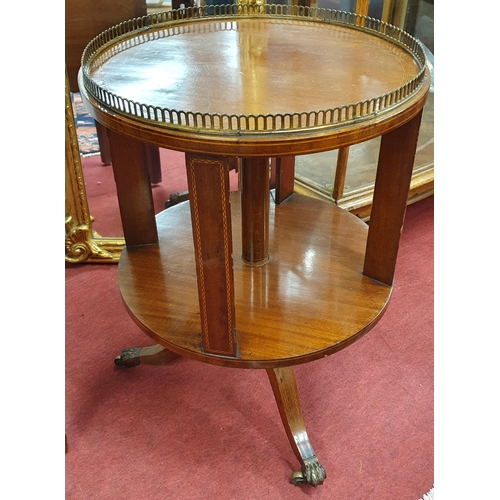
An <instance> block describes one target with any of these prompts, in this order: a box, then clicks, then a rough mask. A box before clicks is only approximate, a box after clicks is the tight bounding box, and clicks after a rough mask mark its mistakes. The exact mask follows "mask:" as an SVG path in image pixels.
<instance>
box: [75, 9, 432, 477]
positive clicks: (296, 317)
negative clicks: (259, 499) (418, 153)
mask: <svg viewBox="0 0 500 500" xmlns="http://www.w3.org/2000/svg"><path fill="white" fill-rule="evenodd" d="M79 83H80V90H81V92H82V96H83V98H84V100H85V101H86V103H87V106H88V108H89V111H91V113H92V114H93V115H94V117H95V119H96V120H97V121H98V122H100V123H101V124H102V125H104V126H105V127H106V128H107V129H108V131H109V139H110V146H111V150H112V159H113V169H114V175H115V180H116V186H117V194H118V199H119V206H120V212H121V218H122V223H123V229H124V235H125V241H126V248H125V249H124V250H123V253H122V256H121V260H120V262H119V266H118V277H119V287H120V292H121V295H122V297H123V301H124V304H125V307H126V309H127V310H128V312H129V313H130V315H131V317H132V318H133V320H134V321H135V323H136V324H137V325H138V326H139V327H140V328H141V329H142V330H143V331H144V332H145V333H146V334H147V335H148V336H149V337H151V338H152V339H153V340H154V341H155V343H156V344H155V345H153V346H150V347H144V348H132V349H125V350H124V351H123V352H122V354H121V355H120V356H118V358H117V360H116V363H117V364H118V365H122V366H133V365H137V364H140V363H149V364H158V363H165V362H168V361H169V360H171V359H173V358H175V357H177V356H179V355H180V356H185V357H187V358H191V359H195V360H199V361H203V362H206V363H213V364H215V365H220V366H227V367H236V368H247V369H248V368H254V369H255V368H261V369H265V370H266V371H267V374H268V376H269V379H270V382H271V385H272V388H273V392H274V396H275V398H276V402H277V404H278V408H279V412H280V415H281V418H282V421H283V425H284V427H285V431H286V434H287V436H288V439H289V441H290V444H291V446H292V449H293V451H294V453H295V455H296V456H297V458H298V460H299V462H300V464H301V470H300V471H298V472H296V473H294V474H293V475H292V482H293V483H294V484H304V483H307V484H312V485H318V484H321V483H322V482H323V480H324V479H325V477H326V474H325V471H324V469H323V467H322V466H321V465H320V463H319V461H318V459H317V458H316V456H315V453H314V451H313V448H312V446H311V443H310V441H309V438H308V436H307V432H306V429H305V426H304V422H303V419H302V416H301V409H300V405H299V399H298V394H297V388H296V383H295V378H294V373H293V366H294V365H296V364H299V363H306V362H310V361H313V360H316V359H319V358H322V357H324V356H327V355H330V354H332V353H334V352H336V351H338V350H340V349H343V348H344V347H346V346H348V345H349V344H351V343H352V342H354V341H355V340H357V339H359V338H360V337H361V336H362V335H363V334H365V333H366V332H368V331H369V330H370V329H371V328H373V326H374V325H375V324H376V323H377V322H378V321H379V320H380V318H381V317H382V315H383V313H384V311H385V309H386V306H387V304H388V301H389V297H390V294H391V290H392V286H393V278H394V268H395V263H396V257H397V252H398V246H399V238H400V232H401V228H402V224H403V220H404V214H405V209H406V200H407V194H408V189H409V184H410V179H411V173H412V166H413V160H414V155H415V148H416V143H417V138H418V132H419V126H420V119H421V115H422V109H423V107H424V104H425V101H426V97H427V93H428V90H429V83H430V76H429V71H428V69H427V64H426V59H425V53H424V50H423V47H422V45H421V44H420V42H418V41H417V40H415V39H414V38H413V37H411V36H410V35H408V34H406V33H404V32H403V31H401V30H400V29H398V28H395V27H394V26H390V25H387V24H385V23H383V22H381V21H379V20H376V19H371V18H368V17H364V16H359V15H355V14H352V13H346V12H340V11H334V10H329V9H317V8H309V7H298V6H288V5H264V6H262V5H260V6H255V5H226V6H212V7H207V6H205V7H200V8H187V9H183V10H177V11H176V10H174V11H169V12H163V13H160V14H153V15H149V16H145V17H141V18H136V19H132V20H129V21H126V22H123V23H121V24H119V25H117V26H114V27H112V28H110V29H108V30H107V31H105V32H104V33H102V34H101V35H99V36H98V37H96V38H95V39H94V40H92V41H91V42H90V43H89V45H88V46H87V48H86V49H85V52H84V54H83V58H82V67H81V70H80V77H79ZM378 136H382V141H381V148H380V155H379V162H378V167H377V178H376V184H375V191H374V199H373V208H372V211H371V217H370V224H369V226H367V225H366V224H365V223H364V222H362V221H360V220H359V219H358V218H356V217H355V216H353V215H351V214H349V213H348V212H346V211H343V210H342V209H340V208H338V207H336V206H335V204H334V203H328V202H325V201H322V200H318V199H314V198H310V197H305V196H301V195H298V194H294V193H293V178H294V175H293V174H294V173H293V161H290V159H293V156H295V155H301V154H309V153H315V152H321V151H327V150H331V149H337V148H339V147H343V146H349V145H352V144H356V143H360V142H362V141H366V140H368V139H372V138H374V137H378ZM144 143H145V144H149V145H154V146H159V147H165V148H168V149H174V150H179V151H183V152H185V158H186V169H187V176H188V187H189V202H184V203H180V204H179V205H176V206H174V207H172V208H169V209H168V210H165V211H164V212H162V213H160V214H158V215H156V216H155V214H154V211H153V203H152V194H151V185H150V182H149V178H148V170H147V162H146V158H145V146H144ZM271 157H275V158H277V170H276V179H275V182H276V189H275V191H270V189H269V164H270V160H269V159H270V158H271ZM234 158H238V161H239V164H240V167H239V168H240V171H239V175H240V190H239V191H238V192H230V191H229V168H230V164H231V163H232V162H234Z"/></svg>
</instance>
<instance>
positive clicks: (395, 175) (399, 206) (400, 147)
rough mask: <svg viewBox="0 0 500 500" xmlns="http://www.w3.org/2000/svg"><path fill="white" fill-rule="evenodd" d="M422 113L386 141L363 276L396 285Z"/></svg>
mask: <svg viewBox="0 0 500 500" xmlns="http://www.w3.org/2000/svg"><path fill="white" fill-rule="evenodd" d="M421 118H422V111H421V112H420V113H418V115H416V116H415V117H414V118H412V119H411V120H410V121H408V122H407V123H405V124H404V125H402V126H401V127H399V128H397V129H395V130H392V131H391V132H388V133H387V134H385V135H384V136H383V137H382V143H381V145H380V153H379V160H378V167H377V175H376V178H375V189H374V193H373V203H372V209H371V214H370V228H369V231H368V240H367V243H366V254H365V263H364V269H363V274H365V275H367V276H370V277H371V278H374V279H376V280H378V281H381V282H382V283H385V284H387V285H392V282H393V279H394V270H395V267H396V258H397V254H398V249H399V240H400V237H401V231H402V229H403V222H404V218H405V213H406V205H407V201H408V191H409V189H410V182H411V176H412V171H413V163H414V161H415V151H416V149H417V140H418V133H419V129H420V121H421Z"/></svg>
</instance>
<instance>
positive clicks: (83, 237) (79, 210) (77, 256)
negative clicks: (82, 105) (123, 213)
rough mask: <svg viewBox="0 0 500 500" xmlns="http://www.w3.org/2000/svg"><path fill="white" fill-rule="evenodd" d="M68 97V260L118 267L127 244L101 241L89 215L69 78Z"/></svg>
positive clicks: (110, 239)
mask: <svg viewBox="0 0 500 500" xmlns="http://www.w3.org/2000/svg"><path fill="white" fill-rule="evenodd" d="M65 94H66V97H65V99H66V101H65V122H66V126H65V128H66V137H65V148H66V154H65V158H66V197H65V198H66V199H65V205H66V206H65V243H66V255H65V260H66V262H71V263H72V264H78V263H82V262H92V263H107V264H109V263H117V262H118V259H119V258H120V253H121V251H122V249H123V247H124V245H125V240H124V239H123V238H102V237H101V236H99V235H98V234H97V233H96V232H95V231H94V230H93V229H92V222H93V220H94V219H93V217H92V216H91V215H90V213H89V206H88V202H87V193H86V191H85V182H84V180H83V171H82V164H81V160H80V151H79V149H78V139H77V135H76V127H75V119H74V115H73V107H72V105H71V97H70V91H69V82H68V75H67V74H66V82H65Z"/></svg>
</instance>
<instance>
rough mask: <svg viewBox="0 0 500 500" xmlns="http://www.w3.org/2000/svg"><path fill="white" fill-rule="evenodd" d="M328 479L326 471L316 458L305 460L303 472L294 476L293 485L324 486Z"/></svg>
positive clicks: (298, 472)
mask: <svg viewBox="0 0 500 500" xmlns="http://www.w3.org/2000/svg"><path fill="white" fill-rule="evenodd" d="M325 478H326V472H325V469H323V467H322V466H321V465H320V463H319V462H318V459H317V458H316V457H314V456H313V457H310V458H306V459H304V467H303V469H302V470H301V471H297V472H294V473H293V474H292V479H291V480H292V483H293V484H294V485H295V486H302V485H303V484H311V485H312V486H318V485H320V484H323V481H324V480H325Z"/></svg>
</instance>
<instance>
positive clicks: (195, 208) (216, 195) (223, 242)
mask: <svg viewBox="0 0 500 500" xmlns="http://www.w3.org/2000/svg"><path fill="white" fill-rule="evenodd" d="M229 160H230V159H229V158H223V157H214V156H208V155H199V154H193V153H186V169H187V178H188V188H189V202H190V206H191V220H192V224H193V240H194V250H195V261H196V273H197V277H198V298H199V304H200V320H201V332H202V341H203V349H204V351H205V352H207V353H212V354H219V355H225V356H236V355H237V345H236V334H235V329H236V326H235V325H236V322H235V307H234V278H233V257H232V253H233V244H232V229H231V207H230V202H229Z"/></svg>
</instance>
